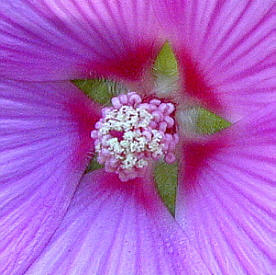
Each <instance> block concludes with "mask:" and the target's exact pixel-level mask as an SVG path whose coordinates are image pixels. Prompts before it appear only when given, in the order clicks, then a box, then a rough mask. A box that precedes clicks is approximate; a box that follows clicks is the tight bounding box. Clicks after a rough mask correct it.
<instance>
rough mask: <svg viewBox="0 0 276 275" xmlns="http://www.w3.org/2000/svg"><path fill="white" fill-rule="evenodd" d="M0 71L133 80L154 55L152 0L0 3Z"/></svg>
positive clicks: (13, 74)
mask: <svg viewBox="0 0 276 275" xmlns="http://www.w3.org/2000/svg"><path fill="white" fill-rule="evenodd" d="M0 18H1V19H0V40H1V45H0V61H1V62H0V76H4V77H7V78H11V79H22V80H64V79H66V80H67V79H77V78H82V79H83V78H91V77H95V76H96V75H100V76H105V77H106V76H109V77H123V78H127V79H137V78H139V77H140V76H141V74H142V73H143V72H144V69H145V65H149V64H148V63H150V62H152V60H153V57H154V56H155V55H156V51H157V48H156V41H155V40H156V36H157V31H158V29H157V27H156V26H157V24H156V22H155V19H154V17H153V14H152V8H151V1H150V0H145V1H139V0H130V1H124V2H123V3H122V2H121V1H119V0H101V1H100V0H97V1H95V0H93V1H92V0H83V1H77V0H59V1H53V0H45V1H42V0H37V1H31V0H25V1H21V0H5V1H1V2H0Z"/></svg>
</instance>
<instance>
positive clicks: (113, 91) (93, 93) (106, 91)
mask: <svg viewBox="0 0 276 275" xmlns="http://www.w3.org/2000/svg"><path fill="white" fill-rule="evenodd" d="M72 83H73V84H74V85H76V86H77V87H78V88H79V89H80V90H82V91H83V92H84V93H85V94H86V95H87V96H88V97H90V98H91V99H93V100H94V101H95V102H97V103H99V104H101V105H108V104H110V100H111V98H112V97H114V96H116V95H118V94H120V93H125V92H126V88H125V87H124V86H123V85H122V84H120V83H118V82H115V81H111V80H106V79H76V80H72Z"/></svg>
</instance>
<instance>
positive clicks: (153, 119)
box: [91, 92, 179, 181]
mask: <svg viewBox="0 0 276 275" xmlns="http://www.w3.org/2000/svg"><path fill="white" fill-rule="evenodd" d="M111 102H112V107H106V108H103V109H102V118H101V119H100V120H99V121H98V122H97V123H96V125H95V128H96V129H95V130H93V131H92V132H91V137H92V138H93V139H94V143H95V150H96V152H97V154H98V157H97V160H98V162H99V163H100V164H103V165H104V167H105V170H106V171H107V172H115V173H117V174H118V176H119V178H120V179H121V180H122V181H127V180H130V179H134V178H136V177H142V176H143V175H144V172H145V169H146V168H147V166H148V165H149V164H150V163H151V162H152V161H154V160H161V159H164V160H165V161H166V162H167V163H172V162H174V161H175V159H176V157H175V147H176V144H177V143H178V141H179V136H178V134H177V133H176V127H175V121H174V119H173V117H172V116H173V113H174V110H175V107H174V105H173V104H172V103H164V102H161V101H160V100H159V99H152V100H150V101H149V102H143V100H142V98H141V97H140V95H138V94H137V93H135V92H130V93H128V94H122V95H119V96H118V97H113V98H112V100H111Z"/></svg>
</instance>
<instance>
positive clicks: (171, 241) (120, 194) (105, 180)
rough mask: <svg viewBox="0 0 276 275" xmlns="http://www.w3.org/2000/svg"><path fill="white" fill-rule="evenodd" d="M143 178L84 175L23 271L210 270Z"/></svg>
mask: <svg viewBox="0 0 276 275" xmlns="http://www.w3.org/2000/svg"><path fill="white" fill-rule="evenodd" d="M145 178H146V179H144V180H141V179H137V180H136V181H129V182H127V183H125V182H124V183H122V182H120V181H119V180H118V177H117V176H116V175H115V174H108V173H105V172H103V171H101V170H97V171H94V172H92V173H90V174H88V175H86V176H85V177H84V179H83V180H82V183H81V185H80V187H79V189H78V191H77V193H76V195H75V197H74V199H73V201H72V204H71V206H70V208H69V211H68V213H67V215H66V217H65V219H64V221H63V223H62V224H61V226H60V228H59V229H58V231H57V232H56V234H55V235H54V236H53V238H52V240H51V241H50V243H49V245H48V247H47V248H46V250H45V251H44V252H43V254H42V255H41V256H40V258H38V260H37V261H36V262H35V263H34V265H33V266H31V268H30V269H29V270H28V272H27V274H36V275H39V274H46V273H47V274H48V275H50V274H60V275H63V274H101V275H104V274H110V275H111V274H122V275H123V274H143V275H147V274H150V275H151V274H164V275H165V274H179V275H181V274H202V275H205V274H209V272H208V270H207V269H206V267H205V266H204V265H202V262H201V259H200V258H199V257H198V254H197V253H196V252H195V250H194V249H193V248H192V247H191V246H188V245H187V243H188V239H187V237H186V236H185V235H184V234H183V232H182V231H181V230H180V229H179V226H178V224H177V223H176V222H175V220H174V219H173V218H172V217H171V216H170V214H169V213H168V211H167V209H166V208H165V207H164V205H162V203H161V201H160V200H159V199H158V197H157V195H156V193H155V191H154V188H153V187H154V185H153V183H152V182H151V181H150V180H149V179H147V176H146V175H145ZM190 264H191V265H190ZM187 267H188V268H187Z"/></svg>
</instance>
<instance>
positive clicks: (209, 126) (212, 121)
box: [196, 108, 231, 135]
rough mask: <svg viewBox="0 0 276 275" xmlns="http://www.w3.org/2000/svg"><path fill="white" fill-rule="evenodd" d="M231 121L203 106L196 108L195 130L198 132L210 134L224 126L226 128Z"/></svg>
mask: <svg viewBox="0 0 276 275" xmlns="http://www.w3.org/2000/svg"><path fill="white" fill-rule="evenodd" d="M230 125H231V123H230V122H229V121H227V120H225V119H223V118H222V117H220V116H218V115H216V114H214V113H212V112H210V111H208V110H206V109H203V108H198V117H197V123H196V126H197V132H198V133H199V134H207V135H211V134H214V133H216V132H219V131H221V130H223V129H225V128H228V127H229V126H230Z"/></svg>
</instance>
